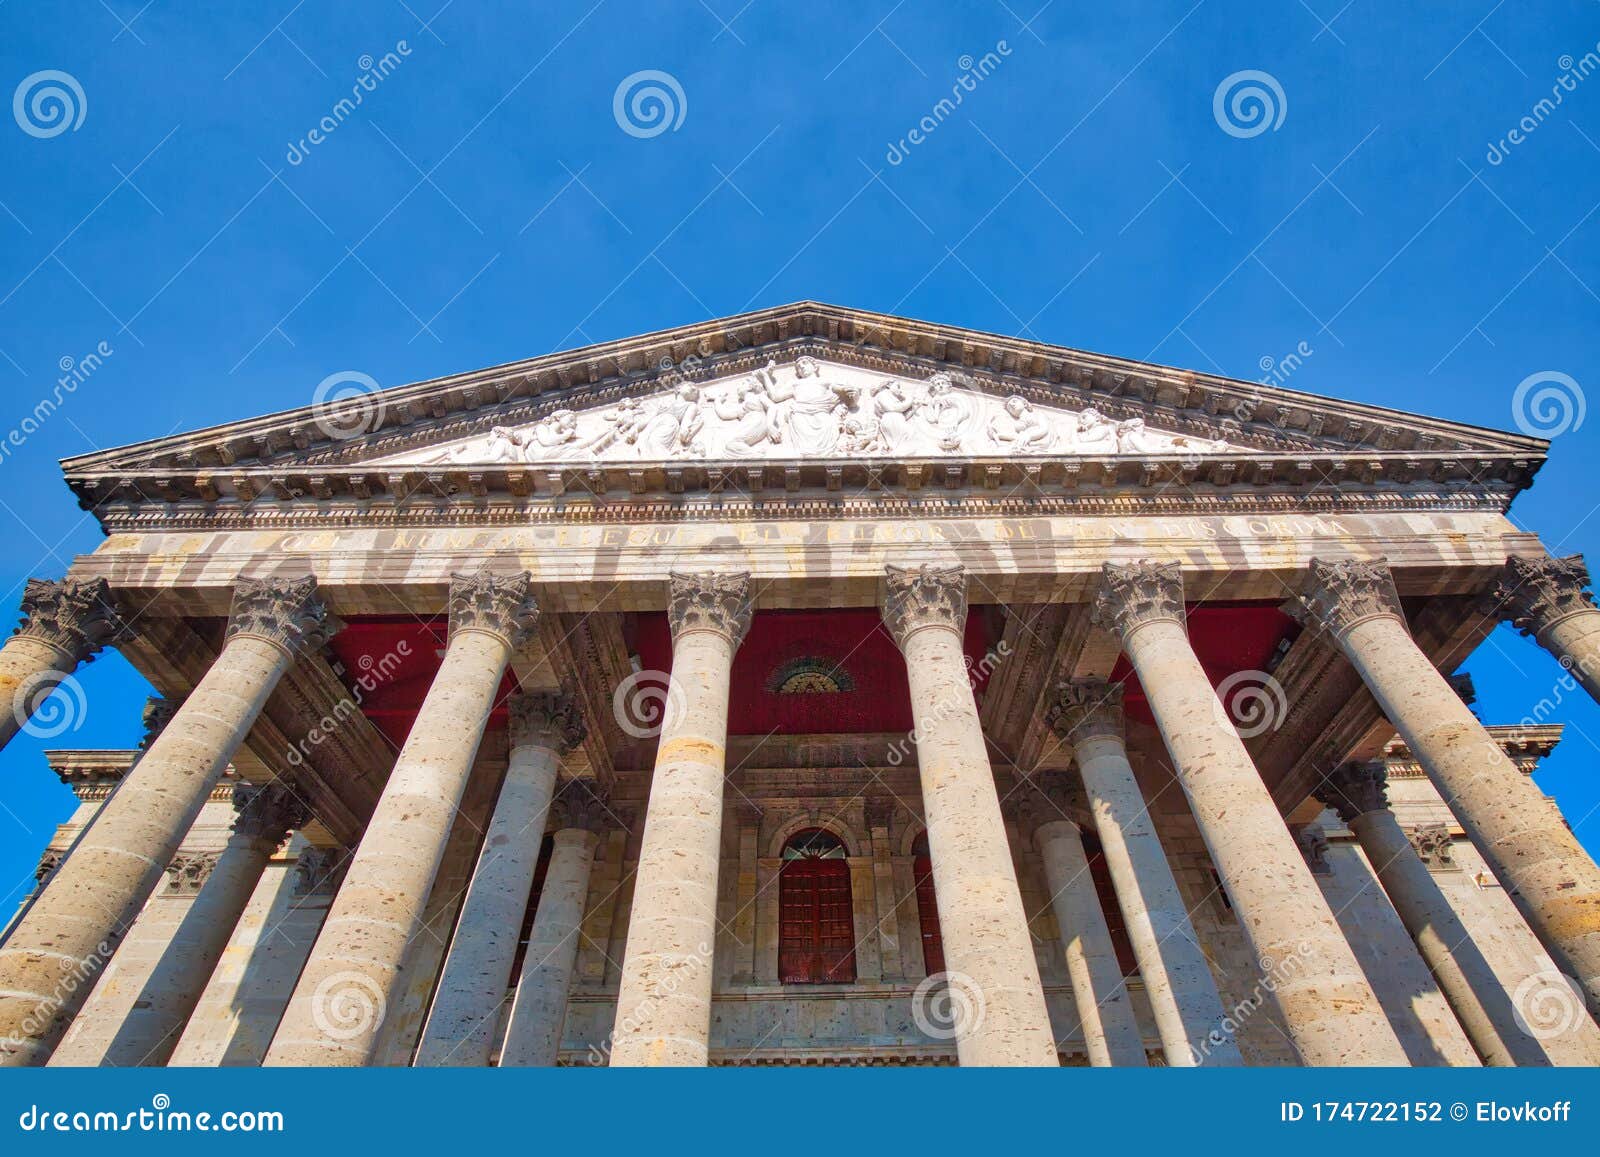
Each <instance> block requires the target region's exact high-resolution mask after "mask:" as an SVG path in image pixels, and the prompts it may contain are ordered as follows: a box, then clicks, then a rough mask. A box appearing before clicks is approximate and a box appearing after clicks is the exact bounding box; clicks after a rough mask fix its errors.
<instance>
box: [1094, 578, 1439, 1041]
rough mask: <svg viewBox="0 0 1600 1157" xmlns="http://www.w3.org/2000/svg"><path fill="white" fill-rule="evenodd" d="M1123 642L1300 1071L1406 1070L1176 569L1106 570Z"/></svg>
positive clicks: (1105, 596) (1107, 601) (1102, 606)
mask: <svg viewBox="0 0 1600 1157" xmlns="http://www.w3.org/2000/svg"><path fill="white" fill-rule="evenodd" d="M1095 611H1096V616H1097V618H1098V620H1099V621H1100V622H1101V624H1102V625H1105V626H1108V627H1110V628H1111V629H1113V630H1115V631H1117V633H1118V634H1120V635H1121V637H1122V644H1123V647H1124V648H1125V650H1126V652H1127V655H1128V659H1129V661H1130V662H1131V663H1132V664H1133V668H1134V670H1135V671H1136V672H1137V673H1138V676H1139V684H1140V686H1141V687H1142V688H1143V689H1144V693H1145V696H1146V697H1147V699H1148V700H1149V703H1150V709H1151V711H1152V713H1153V714H1154V715H1155V719H1156V725H1157V727H1159V728H1160V730H1161V735H1162V738H1163V739H1164V740H1165V741H1166V745H1167V751H1168V753H1169V754H1170V755H1171V757H1172V761H1173V766H1174V768H1175V770H1176V772H1177V775H1178V781H1179V783H1180V784H1181V785H1182V787H1183V790H1184V793H1185V795H1187V796H1188V798H1189V805H1190V808H1191V810H1192V811H1193V813H1194V817H1195V820H1196V822H1197V823H1198V824H1199V826H1200V834H1201V837H1202V838H1203V839H1204V840H1205V843H1206V848H1207V849H1208V850H1209V851H1210V853H1211V860H1212V862H1213V863H1214V864H1215V865H1216V868H1217V871H1218V872H1219V873H1220V874H1221V876H1222V881H1223V884H1224V886H1225V887H1226V888H1227V891H1228V896H1229V898H1230V899H1231V900H1232V901H1233V906H1234V908H1235V910H1236V911H1237V912H1238V913H1239V918H1240V923H1241V925H1242V927H1243V930H1244V933H1245V935H1246V937H1247V938H1248V939H1249V941H1250V946H1251V948H1252V950H1253V951H1254V953H1255V955H1256V958H1257V960H1258V962H1259V963H1260V966H1261V970H1262V973H1263V976H1264V981H1265V982H1267V983H1270V986H1271V989H1272V991H1273V993H1274V995H1275V997H1276V1000H1277V1003H1278V1007H1279V1009H1280V1010H1281V1011H1282V1013H1283V1018H1284V1020H1285V1021H1286V1022H1287V1025H1288V1029H1289V1035H1290V1037H1291V1038H1292V1039H1293V1041H1294V1043H1295V1047H1296V1048H1297V1049H1298V1050H1299V1052H1300V1056H1301V1058H1302V1060H1304V1061H1305V1063H1306V1064H1308V1065H1405V1064H1407V1063H1408V1062H1407V1058H1406V1054H1405V1050H1404V1049H1403V1048H1402V1046H1401V1044H1400V1041H1399V1038H1398V1037H1396V1035H1395V1033H1394V1030H1393V1029H1392V1028H1391V1027H1390V1025H1389V1022H1388V1019H1387V1018H1386V1017H1385V1016H1384V1013H1383V1009H1382V1006H1381V1005H1380V1004H1379V1003H1378V998H1377V996H1376V994H1374V992H1373V991H1372V986H1371V985H1370V984H1369V983H1368V982H1367V979H1366V976H1365V975H1364V974H1363V973H1362V971H1361V965H1360V964H1359V963H1358V962H1357V960H1356V957H1355V953H1354V952H1353V951H1351V948H1350V945H1349V943H1348V942H1347V941H1346V940H1345V938H1344V933H1343V932H1342V931H1341V930H1340V928H1339V924H1338V922H1337V921H1336V920H1335V919H1334V916H1333V912H1332V911H1331V910H1330V909H1329V908H1328V903H1327V901H1326V900H1325V899H1324V898H1323V895H1322V891H1321V889H1319V888H1318V887H1317V883H1316V880H1315V879H1313V878H1312V875H1311V871H1310V869H1308V868H1307V867H1306V864H1305V861H1304V860H1303V859H1302V858H1301V855H1300V850H1299V848H1298V847H1296V846H1295V842H1294V839H1293V838H1292V837H1291V836H1290V835H1289V830H1288V828H1287V827H1286V826H1285V825H1284V822H1283V817H1282V816H1281V815H1279V814H1278V809H1277V806H1276V805H1275V804H1274V803H1273V801H1272V796H1271V795H1270V794H1269V793H1268V791H1267V788H1266V785H1265V784H1264V783H1262V781H1261V776H1260V774H1259V773H1258V772H1257V771H1256V768H1255V764H1254V763H1252V762H1251V759H1250V755H1249V753H1248V752H1247V751H1246V750H1245V748H1244V744H1243V743H1242V742H1241V741H1240V739H1239V735H1238V732H1236V731H1235V730H1234V728H1233V727H1232V726H1231V724H1230V723H1229V721H1228V717H1227V714H1226V712H1225V711H1224V709H1223V707H1222V705H1221V703H1220V701H1219V700H1218V699H1217V696H1216V692H1215V691H1213V690H1212V687H1211V683H1210V681H1209V680H1208V679H1207V678H1206V673H1205V670H1204V669H1203V668H1202V667H1201V666H1200V660H1199V659H1197V658H1196V657H1195V653H1194V650H1193V648H1191V647H1190V645H1189V635H1188V632H1187V631H1186V630H1185V629H1184V617H1183V616H1184V610H1183V581H1182V575H1181V572H1180V570H1179V568H1178V565H1177V564H1176V563H1170V564H1155V563H1134V564H1131V565H1129V566H1126V567H1117V566H1113V565H1111V564H1107V565H1106V567H1105V585H1103V586H1102V588H1101V592H1100V597H1099V601H1098V602H1097V603H1096V608H1095Z"/></svg>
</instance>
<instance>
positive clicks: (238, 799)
mask: <svg viewBox="0 0 1600 1157" xmlns="http://www.w3.org/2000/svg"><path fill="white" fill-rule="evenodd" d="M233 810H234V811H235V812H237V813H238V814H237V815H236V816H235V817H234V820H233V830H234V833H235V834H237V835H240V836H243V837H245V838H246V839H249V840H259V841H260V842H262V843H265V844H268V845H270V846H271V847H274V848H275V847H277V846H278V845H279V844H281V843H282V842H283V839H284V837H285V836H287V835H288V834H289V833H290V832H291V831H293V830H294V829H295V828H300V827H304V826H305V825H306V824H307V823H308V822H309V821H310V819H311V809H310V808H309V807H308V806H306V803H305V801H304V800H302V799H301V798H300V796H299V795H298V794H297V793H296V792H295V791H294V789H293V788H291V787H290V786H289V785H288V784H286V783H283V782H275V783H268V784H261V785H257V784H246V783H241V784H239V785H237V786H236V787H235V788H234V789H233Z"/></svg>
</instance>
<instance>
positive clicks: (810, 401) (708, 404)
mask: <svg viewBox="0 0 1600 1157" xmlns="http://www.w3.org/2000/svg"><path fill="white" fill-rule="evenodd" d="M1232 449H1233V447H1231V446H1229V444H1228V443H1226V442H1224V441H1219V440H1215V439H1209V438H1195V437H1190V436H1186V435H1183V434H1170V433H1166V432H1163V431H1158V430H1154V429H1151V428H1149V427H1148V426H1146V425H1145V424H1144V421H1143V420H1142V419H1140V418H1132V419H1128V420H1125V421H1113V420H1112V419H1110V418H1108V417H1106V416H1105V415H1103V414H1101V413H1100V412H1099V411H1097V410H1094V409H1092V408H1091V409H1085V410H1082V411H1072V410H1067V409H1060V408H1056V407H1049V406H1043V405H1038V404H1036V403H1035V402H1033V401H1032V400H1030V399H1028V398H1026V397H1023V396H1022V395H1020V394H1013V395H1011V396H1009V397H998V396H995V395H991V394H986V393H980V392H979V391H977V390H972V389H968V388H964V387H960V386H957V385H956V384H955V383H954V382H953V381H952V380H951V378H950V376H949V375H948V374H944V373H936V374H933V375H932V376H930V377H928V378H926V379H924V380H920V381H911V380H906V379H904V378H896V377H891V376H889V375H886V374H880V373H875V372H873V371H869V370H863V369H859V368H856V367H852V366H843V365H838V364H835V363H832V362H825V361H820V360H818V359H817V358H814V357H810V356H803V357H799V358H796V359H795V360H794V361H793V362H791V363H789V364H787V365H782V364H779V363H778V362H776V361H768V362H767V363H766V364H765V365H764V366H762V367H760V368H759V369H757V370H755V371H754V372H753V373H749V374H745V375H740V376H738V377H734V378H728V379H722V380H716V381H711V382H706V383H694V382H686V381H680V382H679V383H677V384H676V385H675V386H673V387H672V388H671V389H670V390H668V391H667V392H665V393H662V394H659V395H657V396H654V397H648V398H644V399H639V398H623V399H621V400H620V401H617V402H614V403H611V404H609V405H605V406H599V407H595V408H593V409H589V410H573V409H559V410H556V411H554V412H553V413H551V414H549V415H547V416H546V417H544V418H542V419H540V420H539V421H537V422H534V423H532V424H530V425H523V426H496V427H495V428H494V429H492V430H491V431H490V432H489V433H488V434H487V435H485V436H479V437H475V438H471V439H468V440H466V441H460V442H455V443H453V444H449V445H445V446H440V447H430V448H428V449H425V450H418V451H409V452H407V453H405V454H400V455H396V456H395V457H393V458H392V459H389V461H390V462H393V463H395V464H407V465H446V464H450V465H467V464H471V465H490V464H516V463H532V462H561V461H585V460H588V461H600V460H632V461H646V462H649V461H667V460H672V459H686V460H705V459H711V460H716V459H741V458H790V459H792V458H872V457H923V456H929V457H931V456H942V455H963V456H970V455H1021V454H1037V455H1047V454H1054V455H1075V454H1082V455H1114V454H1181V455H1200V454H1216V453H1226V452H1228V451H1230V450H1232Z"/></svg>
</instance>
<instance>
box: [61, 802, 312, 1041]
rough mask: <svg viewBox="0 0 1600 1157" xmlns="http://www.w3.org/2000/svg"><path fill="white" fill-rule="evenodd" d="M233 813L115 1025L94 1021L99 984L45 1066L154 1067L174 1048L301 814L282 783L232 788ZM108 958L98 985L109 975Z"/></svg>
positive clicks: (303, 814)
mask: <svg viewBox="0 0 1600 1157" xmlns="http://www.w3.org/2000/svg"><path fill="white" fill-rule="evenodd" d="M235 791H236V793H237V795H236V798H235V806H237V807H239V809H240V815H239V818H238V819H237V820H236V821H235V823H234V831H233V834H232V835H231V836H229V838H228V843H227V846H226V847H224V848H223V850H222V852H221V853H220V854H219V855H218V856H217V861H216V863H215V864H214V865H212V868H211V871H210V872H209V873H208V874H207V875H206V878H205V883H204V885H202V886H201V888H200V892H199V894H198V895H196V896H195V898H194V902H193V903H192V904H191V905H190V906H189V910H188V911H187V912H185V913H184V916H183V920H182V921H181V922H180V923H179V925H178V927H177V929H176V930H175V931H174V932H173V934H172V939H171V940H169V941H168V942H167V946H166V948H165V950H164V951H163V952H162V953H161V959H160V960H159V961H158V962H157V963H156V966H155V968H154V969H153V970H152V971H151V973H150V975H149V976H148V977H147V978H146V980H145V982H144V984H143V986H142V987H141V988H140V990H139V995H138V998H137V1000H135V1001H134V1004H133V1007H132V1008H131V1009H130V1010H129V1011H128V1012H127V1014H126V1016H124V1017H123V1018H122V1020H121V1022H120V1023H111V1024H101V1023H97V1019H96V1018H97V1009H96V1005H97V1004H98V1003H99V1001H100V998H101V989H103V988H104V986H105V982H102V984H101V986H100V988H97V989H96V990H95V993H94V995H93V996H92V997H90V999H89V1002H88V1003H87V1004H86V1005H84V1008H83V1011H82V1012H81V1013H80V1014H79V1016H78V1020H77V1022H76V1023H74V1024H73V1026H72V1029H71V1031H70V1032H68V1034H67V1036H66V1039H65V1040H63V1041H62V1043H61V1047H59V1048H58V1049H56V1051H55V1054H54V1055H53V1056H52V1057H51V1058H50V1064H51V1065H52V1066H81V1065H107V1066H110V1067H112V1068H134V1067H137V1066H141V1065H143V1066H159V1065H164V1064H166V1063H167V1060H168V1058H169V1057H171V1055H172V1052H173V1050H174V1049H175V1048H176V1047H177V1045H178V1039H179V1037H180V1036H181V1035H182V1032H183V1027H184V1025H185V1024H187V1023H188V1020H189V1014H190V1013H192V1012H193V1011H194V1008H195V1005H196V1004H198V1003H199V1002H200V997H201V994H202V993H204V992H205V987H206V982H207V981H208V980H210V979H211V973H212V970H213V969H215V968H216V965H217V961H218V960H220V959H221V958H222V951H223V949H225V948H226V947H227V946H228V939H229V937H231V936H232V935H233V929H234V926H235V925H237V924H238V923H239V917H240V916H241V915H242V914H243V913H244V909H245V905H246V904H248V903H249V902H250V896H251V894H252V893H253V892H254V891H255V888H256V885H257V884H259V883H260V882H261V875H262V873H263V872H264V871H265V870H266V867H267V861H268V860H270V859H271V858H272V853H273V852H274V851H275V850H276V849H277V847H278V845H279V844H280V843H282V842H283V839H284V837H285V836H286V835H288V833H289V829H290V828H294V827H299V826H300V825H301V824H302V823H304V822H305V821H306V819H308V818H309V813H308V812H307V811H306V810H305V808H304V807H303V806H302V805H301V804H300V802H299V801H298V799H297V798H296V797H295V795H294V793H293V791H292V790H291V789H290V788H288V787H287V786H286V785H282V784H273V785H271V786H268V787H263V788H253V787H250V786H248V785H241V786H240V787H239V788H236V789H235ZM115 972H116V967H115V963H113V967H112V970H111V973H110V974H108V975H107V977H106V978H105V981H106V982H109V981H112V980H115V979H116V976H115Z"/></svg>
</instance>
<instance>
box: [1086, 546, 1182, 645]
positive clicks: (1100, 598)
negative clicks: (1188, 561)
mask: <svg viewBox="0 0 1600 1157" xmlns="http://www.w3.org/2000/svg"><path fill="white" fill-rule="evenodd" d="M1100 574H1101V581H1100V589H1099V591H1098V592H1096V594H1095V599H1094V611H1093V617H1094V622H1095V624H1096V625H1097V626H1100V627H1103V628H1105V629H1106V630H1108V631H1110V632H1111V633H1112V634H1115V635H1117V636H1119V637H1121V638H1123V639H1126V638H1127V637H1128V636H1129V635H1130V634H1132V633H1133V631H1135V630H1136V629H1138V628H1139V627H1142V626H1145V625H1146V624H1148V623H1159V622H1170V623H1176V624H1177V625H1178V626H1180V627H1182V626H1183V625H1184V622H1185V620H1184V613H1183V568H1182V567H1181V566H1180V565H1179V564H1178V563H1175V562H1130V563H1127V564H1125V565H1122V566H1118V565H1116V564H1115V563H1109V562H1108V563H1105V564H1103V565H1102V567H1101V569H1100Z"/></svg>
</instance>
